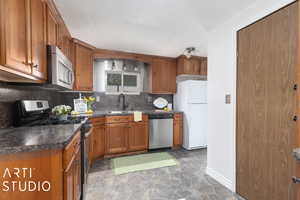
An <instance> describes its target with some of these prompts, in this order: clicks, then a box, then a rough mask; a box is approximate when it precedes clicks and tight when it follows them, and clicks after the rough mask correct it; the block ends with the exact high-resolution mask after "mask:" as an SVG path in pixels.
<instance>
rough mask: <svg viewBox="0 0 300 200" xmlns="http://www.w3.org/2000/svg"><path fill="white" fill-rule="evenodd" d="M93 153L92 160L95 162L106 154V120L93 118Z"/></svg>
mask: <svg viewBox="0 0 300 200" xmlns="http://www.w3.org/2000/svg"><path fill="white" fill-rule="evenodd" d="M92 123H93V133H92V135H93V136H92V153H91V156H90V159H91V160H92V162H93V161H95V160H96V159H97V158H99V157H103V156H104V153H105V118H104V117H101V118H93V119H92Z"/></svg>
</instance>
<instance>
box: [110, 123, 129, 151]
mask: <svg viewBox="0 0 300 200" xmlns="http://www.w3.org/2000/svg"><path fill="white" fill-rule="evenodd" d="M129 128H130V127H129V125H128V124H127V123H123V124H107V125H106V153H107V154H115V153H125V152H127V151H128V131H129Z"/></svg>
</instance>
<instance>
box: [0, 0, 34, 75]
mask: <svg viewBox="0 0 300 200" xmlns="http://www.w3.org/2000/svg"><path fill="white" fill-rule="evenodd" d="M0 4H1V5H0V9H1V10H0V16H1V18H0V24H1V31H0V36H1V37H0V39H1V42H0V44H1V46H0V47H1V51H0V61H1V63H0V64H1V65H3V66H5V67H8V68H11V69H14V70H17V71H18V72H23V73H26V74H31V65H30V62H29V55H30V51H29V49H28V48H29V45H30V44H29V42H28V39H29V37H28V31H29V30H28V20H27V19H28V18H29V6H30V5H29V3H28V1H27V0H9V1H7V0H0Z"/></svg>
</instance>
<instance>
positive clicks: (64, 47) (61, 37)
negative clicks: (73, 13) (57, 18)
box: [57, 22, 72, 59]
mask: <svg viewBox="0 0 300 200" xmlns="http://www.w3.org/2000/svg"><path fill="white" fill-rule="evenodd" d="M57 40H58V41H57V46H58V48H59V49H60V50H61V51H62V52H63V53H64V55H65V56H66V57H68V58H69V59H70V58H71V42H72V38H71V35H70V33H69V31H68V28H67V27H66V25H65V24H64V23H63V22H61V23H60V24H59V26H58V39H57Z"/></svg>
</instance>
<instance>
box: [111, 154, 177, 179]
mask: <svg viewBox="0 0 300 200" xmlns="http://www.w3.org/2000/svg"><path fill="white" fill-rule="evenodd" d="M112 163H113V168H114V172H115V174H116V175H120V174H126V173H129V172H136V171H143V170H148V169H156V168H161V167H169V166H175V165H178V162H177V160H176V159H175V158H174V157H173V156H171V155H170V154H169V153H167V152H162V153H148V154H141V155H136V156H126V157H121V158H114V159H112Z"/></svg>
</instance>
